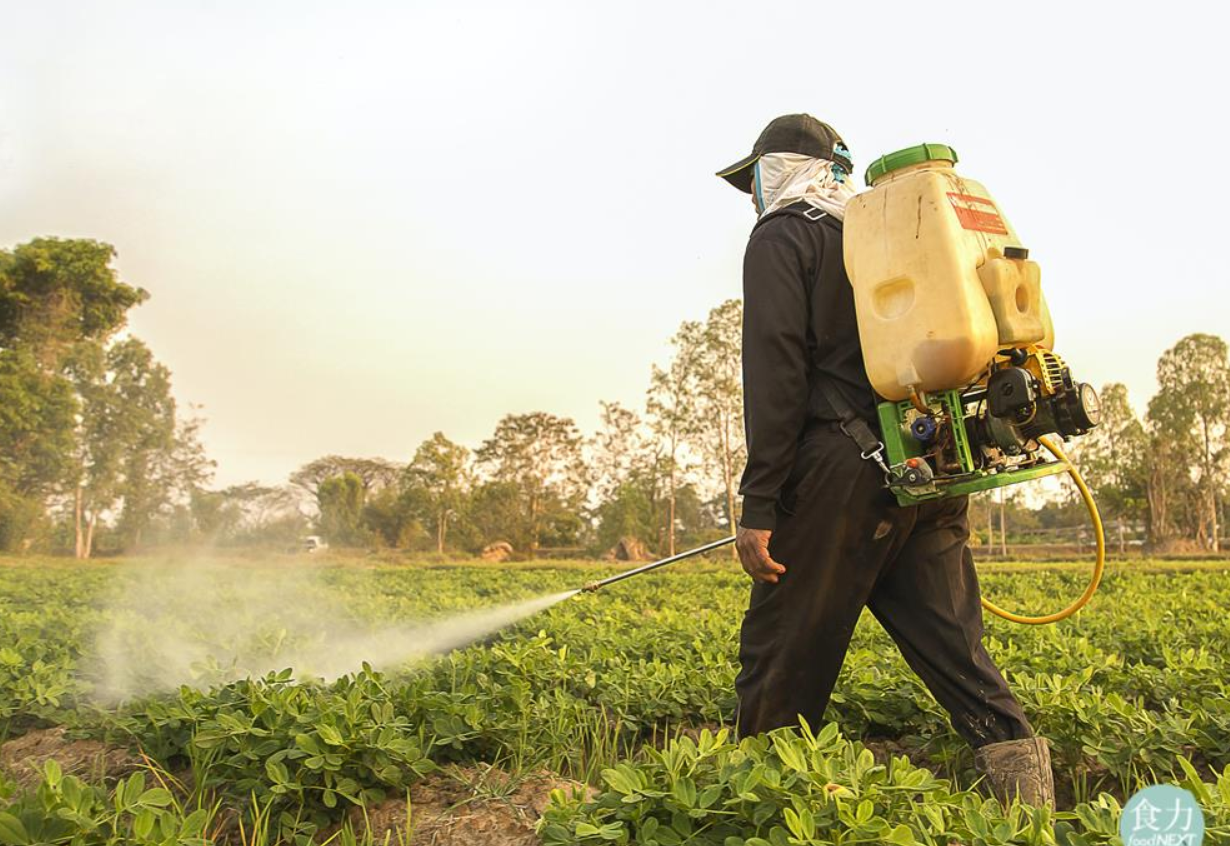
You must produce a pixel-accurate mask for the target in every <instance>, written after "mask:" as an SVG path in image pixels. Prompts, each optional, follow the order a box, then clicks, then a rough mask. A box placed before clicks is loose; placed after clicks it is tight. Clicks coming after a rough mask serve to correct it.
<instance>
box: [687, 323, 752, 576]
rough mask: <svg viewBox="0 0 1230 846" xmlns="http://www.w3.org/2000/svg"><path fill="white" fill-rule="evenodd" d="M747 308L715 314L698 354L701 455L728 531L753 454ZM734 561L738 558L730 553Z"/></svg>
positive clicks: (702, 334) (697, 434)
mask: <svg viewBox="0 0 1230 846" xmlns="http://www.w3.org/2000/svg"><path fill="white" fill-rule="evenodd" d="M742 326H743V303H742V301H740V300H727V301H726V302H724V303H722V304H721V305H719V306H718V307H717V308H715V309H713V310H712V311H710V312H709V317H708V319H706V321H705V323H704V326H703V327H702V329H701V332H700V335H699V338H698V342H699V343H698V346H697V349H696V373H697V379H696V381H697V390H696V403H695V406H694V408H693V415H694V423H693V426H692V430H693V435H692V437H693V438H694V441H695V444H696V446H697V452H698V453H699V454H700V455H701V456H702V457H703V458H704V460H705V463H706V464H707V465H708V466H709V467H710V468H711V470H712V471H713V472H714V474H715V475H716V477H717V480H718V483H717V487H718V489H719V490H721V492H722V494H723V498H724V501H723V505H724V509H723V510H724V511H725V519H726V526H727V527H728V529H729V530H730V531H732V532H733V531H734V526H735V522H736V520H735V494H736V490H737V487H738V475H739V474H740V473H741V472H742V468H743V463H744V461H745V456H746V454H747V445H746V444H745V443H744V433H743V376H742ZM730 554H731V556H732V557H737V554H738V553H737V552H736V551H735V548H734V547H733V546H732V547H731V548H730Z"/></svg>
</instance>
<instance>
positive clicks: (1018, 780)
mask: <svg viewBox="0 0 1230 846" xmlns="http://www.w3.org/2000/svg"><path fill="white" fill-rule="evenodd" d="M974 767H975V769H977V770H978V772H979V773H982V774H983V775H984V776H986V782H987V785H988V786H989V787H990V788H991V792H992V793H993V794H994V795H995V796H996V797H997V798H998V799H999V800H1000V801H1001V802H1003V803H1004V804H1005V805H1007V804H1010V803H1011V802H1012V800H1013V799H1014V798H1019V799H1020V800H1021V801H1022V802H1025V803H1027V804H1029V805H1034V806H1035V807H1041V806H1046V807H1048V808H1051V809H1052V810H1054V808H1055V777H1054V775H1053V774H1052V772H1051V749H1050V747H1049V746H1047V745H1046V738H1044V737H1027V738H1025V739H1023V740H1004V741H1001V742H999V743H988V744H987V745H986V746H979V747H978V748H977V749H975V750H974Z"/></svg>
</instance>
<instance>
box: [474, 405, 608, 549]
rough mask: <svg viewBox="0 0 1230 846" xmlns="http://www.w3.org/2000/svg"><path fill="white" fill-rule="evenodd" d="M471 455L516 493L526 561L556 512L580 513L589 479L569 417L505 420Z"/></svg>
mask: <svg viewBox="0 0 1230 846" xmlns="http://www.w3.org/2000/svg"><path fill="white" fill-rule="evenodd" d="M475 455H476V457H477V459H478V462H479V464H480V465H482V466H483V467H484V468H486V469H487V470H488V472H489V473H490V474H491V476H492V479H493V480H494V481H497V482H504V483H507V484H510V485H512V486H513V487H514V489H515V490H516V491H517V495H518V500H519V506H520V508H519V518H520V519H519V523H520V526H519V528H520V529H521V530H522V534H523V536H524V537H525V538H526V539H527V541H528V546H529V552H530V555H531V556H533V555H535V554H536V553H537V550H538V546H539V543H540V540H541V538H542V535H543V531H544V529H545V528H546V527H547V526H548V525H549V524H550V523H552V522H555V521H556V518H558V516H559V512H560V511H561V510H568V511H572V512H573V513H574V514H575V513H577V512H579V511H580V510H581V507H582V505H583V503H584V500H585V494H586V492H587V490H586V485H587V481H588V480H587V475H588V474H587V470H586V467H585V461H584V456H583V454H582V439H581V433H580V432H579V431H578V430H577V427H576V423H574V422H573V421H572V420H571V419H570V418H567V417H556V416H555V415H552V414H547V413H546V412H542V411H535V412H531V413H529V414H508V415H505V416H504V417H503V419H501V420H500V422H499V424H498V425H497V426H496V429H495V434H493V435H492V436H491V437H490V438H488V439H487V440H486V441H484V442H483V444H482V446H481V447H479V448H478V450H477V451H476V453H475Z"/></svg>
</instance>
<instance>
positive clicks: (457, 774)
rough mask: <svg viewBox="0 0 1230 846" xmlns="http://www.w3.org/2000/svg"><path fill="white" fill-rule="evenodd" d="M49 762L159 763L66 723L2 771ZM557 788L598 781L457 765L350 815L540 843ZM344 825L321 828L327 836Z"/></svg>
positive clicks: (434, 845)
mask: <svg viewBox="0 0 1230 846" xmlns="http://www.w3.org/2000/svg"><path fill="white" fill-rule="evenodd" d="M49 760H55V761H56V762H57V763H58V764H59V765H60V768H61V769H62V770H63V771H64V773H65V774H67V775H73V776H77V777H78V778H81V779H83V780H85V781H89V782H92V783H95V784H98V783H104V784H105V783H113V782H115V781H116V780H118V779H121V778H124V777H125V776H128V775H130V774H132V773H134V772H136V771H138V770H141V769H148V768H150V767H151V766H152V763H151V762H149V761H148V760H146V759H145V758H143V757H142V756H140V755H138V754H136V753H134V752H132V751H130V750H127V749H123V748H118V747H109V746H107V745H105V744H104V743H102V742H100V741H97V740H78V739H72V738H70V737H68V736H67V734H66V733H65V730H64V728H63V727H59V728H51V729H38V730H35V731H31V732H29V733H27V734H24V735H22V736H21V737H19V738H16V739H14V740H10V741H8V742H7V743H5V744H3V745H0V771H3V772H4V773H5V775H7V776H8V777H9V778H10V779H12V780H14V781H16V782H17V784H18V786H19V787H20V788H21V789H22V790H31V789H33V788H34V787H36V786H37V785H38V783H39V781H40V779H41V776H42V772H43V767H44V765H45V764H46V762H47V761H49ZM180 780H181V781H184V780H187V779H186V777H185V778H184V779H180ZM556 788H559V789H562V790H564V791H565V792H567V793H572V794H575V795H580V796H584V797H587V798H588V797H591V796H593V795H594V793H595V791H594V788H592V787H589V786H587V785H583V784H580V783H579V782H575V781H569V780H567V779H562V778H560V777H558V776H556V775H554V774H552V773H548V772H538V773H532V774H530V775H528V776H524V777H522V778H519V779H514V778H513V777H512V776H510V775H509V774H508V773H506V772H504V771H503V770H500V769H498V768H495V767H490V766H486V765H478V766H473V767H460V766H452V767H447V768H445V769H443V770H440V771H439V772H435V773H432V774H430V775H428V776H425V777H424V778H422V779H420V780H418V781H416V782H415V783H414V785H412V786H411V787H410V795H409V799H408V800H407V799H406V797H402V798H395V799H387V800H385V801H384V802H381V803H379V804H377V805H375V806H371V807H368V808H366V809H364V808H353V809H351V811H350V812H349V814H348V817H347V819H348V821H349V822H350V824H351V826H352V827H353V829H354V831H355V832H356V834H359V835H362V834H363V832H365V831H369V832H370V833H371V834H372V835H374V839H375V840H376V842H378V843H379V842H382V841H384V839H385V836H386V835H388V842H390V843H398V844H400V843H402V842H403V841H404V842H405V843H406V844H408V846H427V845H428V844H430V845H431V846H535V845H536V844H538V843H539V840H538V837H537V835H536V834H535V831H534V829H535V825H536V824H537V822H538V820H539V819H540V818H541V816H542V813H543V810H544V809H545V808H546V806H547V803H548V802H549V801H550V795H551V791H552V790H554V789H556ZM338 828H340V825H339V826H335V827H334V828H332V829H327V830H325V831H323V832H321V836H320V839H321V840H326V839H328V837H329V836H330V835H332V834H334V833H336V832H337V830H338ZM407 832H410V835H411V836H410V838H409V840H405V835H406V833H407ZM220 840H221V841H225V837H222V838H220Z"/></svg>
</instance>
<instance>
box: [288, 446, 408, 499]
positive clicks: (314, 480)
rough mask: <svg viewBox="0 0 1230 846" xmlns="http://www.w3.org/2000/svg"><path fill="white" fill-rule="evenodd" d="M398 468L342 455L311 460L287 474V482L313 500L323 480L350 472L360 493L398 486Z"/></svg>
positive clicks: (380, 459)
mask: <svg viewBox="0 0 1230 846" xmlns="http://www.w3.org/2000/svg"><path fill="white" fill-rule="evenodd" d="M401 472H402V468H401V465H399V464H395V463H393V462H392V461H386V460H384V459H383V458H347V457H344V456H341V455H326V456H324V457H323V458H318V459H316V460H315V461H310V462H308V463H307V464H305V465H303V466H302V467H300V468H299V469H298V470H296V471H295V472H294V473H291V474H290V483H291V484H292V485H294V486H295V487H298V488H301V489H303V490H304V491H305V492H306V493H307V494H308V495H309V496H312V497H316V496H317V494H318V491H319V488H320V484H321V483H322V482H324V481H325V480H326V479H332V478H334V477H335V476H341V475H344V474H346V473H353V474H354V475H355V476H357V477H358V478H359V482H360V484H362V486H363V490H364V491H366V492H368V493H371V492H374V491H377V490H380V489H381V488H384V487H387V486H389V485H395V484H397V481H398V479H399V478H400V477H401Z"/></svg>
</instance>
